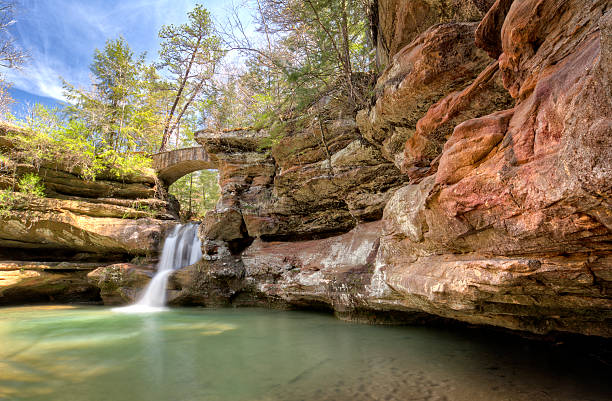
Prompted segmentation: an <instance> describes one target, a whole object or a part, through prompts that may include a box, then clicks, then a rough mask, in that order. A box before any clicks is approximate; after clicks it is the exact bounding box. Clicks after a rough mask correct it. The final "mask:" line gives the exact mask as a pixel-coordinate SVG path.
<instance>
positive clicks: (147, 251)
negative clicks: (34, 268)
mask: <svg viewBox="0 0 612 401" xmlns="http://www.w3.org/2000/svg"><path fill="white" fill-rule="evenodd" d="M24 202H26V200H24ZM14 207H15V209H14V210H12V211H11V213H9V214H7V215H5V216H3V217H2V224H1V225H0V247H3V248H27V249H32V250H34V251H36V252H37V253H39V254H40V255H44V254H45V253H47V254H52V253H53V252H55V251H62V250H63V251H72V252H76V253H90V254H97V255H99V257H100V258H101V259H104V257H105V255H113V254H124V255H132V257H133V256H137V255H151V254H155V253H156V252H157V248H158V244H159V241H160V239H161V238H163V234H164V232H165V230H167V229H168V228H169V227H170V226H171V225H173V224H175V223H174V222H171V221H164V220H157V219H152V218H150V217H149V214H148V212H145V211H138V210H135V209H133V208H129V207H124V206H119V205H111V204H107V203H91V202H86V201H82V200H79V201H76V200H61V199H50V198H40V199H29V200H27V204H23V205H16V206H14ZM37 256H39V255H37ZM49 256H51V255H49Z"/></svg>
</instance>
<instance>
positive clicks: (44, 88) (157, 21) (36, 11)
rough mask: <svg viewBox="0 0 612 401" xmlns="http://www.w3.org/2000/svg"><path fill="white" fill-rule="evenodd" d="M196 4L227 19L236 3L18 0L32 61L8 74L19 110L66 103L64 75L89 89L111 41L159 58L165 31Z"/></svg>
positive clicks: (22, 41) (19, 35) (19, 27)
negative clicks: (97, 52)
mask: <svg viewBox="0 0 612 401" xmlns="http://www.w3.org/2000/svg"><path fill="white" fill-rule="evenodd" d="M196 3H199V4H202V5H203V6H204V7H206V8H207V9H208V10H209V11H210V12H211V13H212V14H213V17H214V18H215V19H217V20H224V14H225V10H226V7H227V5H228V4H229V3H231V0H200V1H197V0H17V6H18V7H17V15H16V20H17V23H15V24H14V25H12V26H11V33H12V35H13V36H14V38H15V40H16V42H17V44H18V45H19V46H21V47H22V48H23V49H24V50H26V51H27V52H28V53H29V54H30V56H31V60H30V61H29V62H28V63H27V64H26V65H25V66H24V68H23V70H22V71H4V74H5V77H6V80H7V81H9V82H12V84H13V88H12V89H11V94H12V95H13V97H14V98H15V100H16V101H17V104H16V105H15V107H14V110H15V111H16V112H17V109H19V108H22V107H23V104H24V102H29V103H33V102H36V101H39V102H42V103H45V104H47V105H49V104H53V103H54V101H61V100H62V81H61V79H60V77H62V78H64V79H66V80H67V81H68V82H71V83H73V84H76V85H80V86H88V85H89V82H90V74H89V64H90V63H91V61H92V57H93V53H94V49H96V48H98V49H100V48H102V47H103V46H104V43H105V42H106V40H107V39H109V38H116V37H118V36H119V35H123V37H124V38H125V39H126V40H127V42H128V43H129V44H130V46H131V47H132V49H133V50H134V52H135V53H140V52H143V51H146V52H147V53H148V58H149V60H153V59H155V58H156V56H157V49H158V44H157V43H158V38H157V32H158V31H159V29H160V27H161V26H162V25H167V24H180V23H183V22H185V21H186V19H187V16H186V15H187V12H188V11H189V10H191V9H192V8H193V6H194V5H195V4H196Z"/></svg>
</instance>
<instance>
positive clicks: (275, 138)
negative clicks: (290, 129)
mask: <svg viewBox="0 0 612 401" xmlns="http://www.w3.org/2000/svg"><path fill="white" fill-rule="evenodd" d="M286 130H287V124H286V123H284V122H282V121H275V122H273V123H272V125H271V126H270V128H269V131H268V135H267V136H265V137H263V138H262V139H261V140H260V141H259V146H258V147H257V150H258V151H262V150H269V149H272V148H273V147H274V146H276V145H278V144H279V142H280V141H281V139H283V138H284V137H285V132H286Z"/></svg>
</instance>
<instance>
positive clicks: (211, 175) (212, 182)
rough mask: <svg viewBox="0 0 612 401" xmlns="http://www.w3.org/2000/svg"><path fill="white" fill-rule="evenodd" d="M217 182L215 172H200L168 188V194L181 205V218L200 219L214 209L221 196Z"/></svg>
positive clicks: (181, 179) (217, 177)
mask: <svg viewBox="0 0 612 401" xmlns="http://www.w3.org/2000/svg"><path fill="white" fill-rule="evenodd" d="M218 181H219V175H218V173H217V171H216V170H202V171H197V172H195V173H191V174H188V175H186V176H184V177H182V178H180V179H179V180H177V181H176V182H175V183H174V184H172V185H171V186H170V194H172V195H174V196H175V197H176V199H177V200H178V201H179V204H180V205H181V214H182V217H183V218H185V219H189V218H192V217H195V218H202V217H204V215H205V214H206V212H207V211H209V210H211V209H213V208H214V207H215V205H216V204H217V201H218V200H219V197H220V196H221V190H220V188H219V183H218Z"/></svg>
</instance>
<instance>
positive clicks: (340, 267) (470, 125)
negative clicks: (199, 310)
mask: <svg viewBox="0 0 612 401" xmlns="http://www.w3.org/2000/svg"><path fill="white" fill-rule="evenodd" d="M447 3H448V2H446V1H445V2H441V1H440V2H439V1H434V0H422V1H419V0H414V1H412V0H410V1H401V2H400V1H393V0H379V1H378V2H376V5H375V10H374V11H375V13H374V22H375V24H374V25H375V26H376V32H375V34H376V35H375V36H376V37H377V38H378V43H379V46H378V53H379V61H381V64H386V68H385V69H384V71H382V73H381V74H380V76H379V78H378V82H377V84H376V98H375V101H374V103H373V104H372V106H371V107H370V108H369V109H366V110H361V111H359V113H357V114H356V115H355V114H354V113H353V112H351V111H349V110H344V109H343V108H342V106H341V105H340V104H336V103H335V101H334V100H333V98H324V99H322V100H321V101H320V102H319V104H317V105H315V106H314V108H313V112H312V113H311V115H310V117H308V118H305V119H304V120H303V121H302V122H301V123H299V124H288V125H285V126H284V127H283V133H282V135H280V136H279V137H280V140H278V141H277V143H275V144H273V145H272V146H271V147H270V148H268V149H265V148H262V143H263V138H266V137H268V136H269V135H270V132H267V131H266V130H261V131H233V132H218V133H212V132H208V133H201V134H200V135H199V136H198V137H197V141H198V142H199V143H200V144H202V146H204V147H205V149H206V150H207V152H208V153H209V154H210V155H211V157H213V158H215V160H217V161H218V166H219V172H220V184H221V188H222V198H221V200H220V202H219V204H218V205H217V208H216V210H214V211H213V212H211V213H209V215H207V218H206V221H205V222H204V223H203V225H202V228H201V237H202V238H203V250H204V253H205V260H204V261H202V262H201V263H199V264H196V265H194V266H190V267H188V268H185V269H182V270H181V271H178V272H177V273H176V274H175V275H174V276H173V278H172V280H171V297H170V298H171V302H172V303H174V304H182V305H186V304H187V305H193V304H195V305H206V306H217V305H228V304H234V305H272V306H277V307H308V308H315V307H316V308H323V309H331V310H334V311H335V312H336V313H337V314H338V315H339V316H341V317H344V318H347V319H353V320H366V321H389V320H392V321H396V320H400V321H411V320H421V319H428V318H431V317H433V316H438V317H442V318H450V319H457V320H461V321H464V322H468V323H474V324H485V325H493V326H499V327H504V328H508V329H513V330H521V331H527V332H533V333H538V334H545V333H550V332H571V333H581V334H588V335H599V336H605V337H610V336H612V324H611V318H612V299H611V298H610V293H609V291H610V283H611V280H612V243H611V240H612V232H611V229H612V213H611V210H612V209H611V202H612V157H611V156H612V135H611V134H612V87H611V84H610V68H611V66H612V63H611V57H612V56H611V54H612V37H611V36H610V35H611V24H612V7H611V5H610V3H609V2H608V1H605V0H593V1H590V2H588V6H585V3H584V2H583V1H580V0H551V1H538V0H514V1H512V0H496V1H470V0H466V1H456V2H451V3H452V4H453V6H452V7H454V8H447V7H446V6H447ZM449 10H452V12H450V11H449ZM420 15H422V16H423V18H416V17H417V16H420ZM414 21H418V23H415V22H414Z"/></svg>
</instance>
